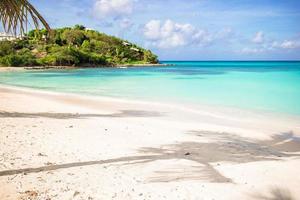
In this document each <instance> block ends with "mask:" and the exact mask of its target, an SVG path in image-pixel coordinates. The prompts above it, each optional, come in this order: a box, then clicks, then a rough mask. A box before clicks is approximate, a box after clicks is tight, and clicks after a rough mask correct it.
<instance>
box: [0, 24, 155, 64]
mask: <svg viewBox="0 0 300 200" xmlns="http://www.w3.org/2000/svg"><path fill="white" fill-rule="evenodd" d="M157 62H158V60H157V56H156V55H154V54H153V53H152V52H151V51H150V50H146V49H143V48H141V47H139V46H137V45H135V44H133V43H130V42H128V41H125V40H122V39H119V38H117V37H114V36H109V35H106V34H104V33H100V32H98V31H95V30H91V29H87V28H85V27H84V26H82V25H76V26H75V27H73V28H70V27H66V28H59V29H52V30H51V33H49V30H47V29H39V30H32V31H29V32H28V33H27V34H25V36H24V37H22V38H21V39H15V40H13V41H0V65H2V66H89V67H90V66H103V65H117V64H147V63H157Z"/></svg>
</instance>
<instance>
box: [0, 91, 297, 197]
mask: <svg viewBox="0 0 300 200" xmlns="http://www.w3.org/2000/svg"><path fill="white" fill-rule="evenodd" d="M0 97H1V98H0V118H1V123H0V138H3V139H1V140H0V152H1V153H2V160H1V164H0V184H1V185H3V187H2V188H1V189H0V199H3V200H10V199H22V198H23V199H26V198H28V197H32V196H34V197H36V198H37V199H38V198H40V199H46V198H50V199H52V200H56V199H57V200H58V199H72V198H74V196H76V198H81V199H89V198H93V199H111V198H113V197H116V198H117V199H128V200H129V199H144V198H146V199H155V200H156V199H183V198H185V197H187V194H192V196H191V198H194V199H200V198H205V199H212V198H214V199H228V200H229V199H256V198H257V196H256V195H263V196H268V197H272V195H274V194H273V192H276V191H277V192H278V191H279V192H281V193H286V194H287V195H290V196H291V197H293V198H295V199H297V198H299V197H300V191H299V190H298V188H299V187H300V178H299V177H298V176H295V174H297V173H298V169H299V166H300V159H299V158H300V127H299V121H298V120H297V119H296V118H295V119H294V120H290V119H285V118H281V117H278V116H273V117H271V116H270V115H265V114H260V113H249V112H242V111H240V110H230V109H229V110H227V111H226V109H225V110H219V109H213V108H210V107H207V108H204V107H203V109H202V108H200V107H199V108H198V107H197V108H195V107H193V106H191V107H188V106H184V107H180V106H178V105H176V104H171V105H166V104H162V103H153V102H145V101H129V100H124V99H116V98H106V97H89V96H84V95H77V94H67V93H57V92H48V91H43V90H41V91H40V90H35V89H28V88H19V87H14V86H3V85H0ZM287 182H288V183H289V184H288V185H286V183H287ZM274 183H276V184H274ZM114 186H118V187H114ZM112 187H113V188H114V189H113V190H112ZM57 188H58V189H57ZM99 188H101V190H99ZM199 191H201V192H200V193H199ZM275 194H276V193H275ZM30 195H31V196H30Z"/></svg>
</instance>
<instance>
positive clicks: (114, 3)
mask: <svg viewBox="0 0 300 200" xmlns="http://www.w3.org/2000/svg"><path fill="white" fill-rule="evenodd" d="M136 1H137V0H96V1H95V3H94V7H93V14H94V16H95V17H97V18H99V19H103V18H106V17H122V16H124V15H129V14H131V13H132V12H133V8H134V3H135V2H136Z"/></svg>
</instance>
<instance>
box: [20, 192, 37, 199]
mask: <svg viewBox="0 0 300 200" xmlns="http://www.w3.org/2000/svg"><path fill="white" fill-rule="evenodd" d="M21 199H22V200H36V199H38V193H37V192H36V191H33V190H27V191H25V192H24V196H23V197H21Z"/></svg>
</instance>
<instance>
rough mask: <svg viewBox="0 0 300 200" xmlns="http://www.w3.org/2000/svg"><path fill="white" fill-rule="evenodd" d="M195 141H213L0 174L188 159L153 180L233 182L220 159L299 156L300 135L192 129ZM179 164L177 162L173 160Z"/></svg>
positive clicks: (187, 143)
mask: <svg viewBox="0 0 300 200" xmlns="http://www.w3.org/2000/svg"><path fill="white" fill-rule="evenodd" d="M188 134H192V135H193V136H195V137H196V138H195V140H197V139H200V138H201V137H205V139H210V140H211V142H194V141H193V142H182V143H176V144H170V145H163V146H161V147H159V148H153V147H145V148H141V149H139V150H138V153H139V155H138V156H127V157H119V158H113V159H107V160H97V161H87V162H74V163H66V164H55V165H50V166H42V167H37V168H24V169H15V170H6V171H0V176H7V175H14V174H20V173H37V172H44V171H51V170H58V169H66V168H72V167H82V166H90V165H99V164H107V163H115V164H126V165H133V164H146V163H150V162H154V161H158V160H160V161H164V160H165V161H166V160H187V161H192V162H193V163H195V164H194V166H188V167H187V168H185V167H184V169H180V168H179V171H178V170H177V171H174V170H172V169H173V168H172V169H170V170H169V169H167V170H165V171H155V172H154V174H155V176H154V177H150V178H149V181H151V182H169V181H178V180H205V181H209V182H217V183H226V182H232V180H231V179H230V178H227V177H225V176H224V175H222V174H221V173H220V172H219V171H218V170H217V169H216V166H217V165H218V162H233V163H248V162H256V161H268V160H281V159H283V158H284V157H295V158H297V157H299V156H300V153H299V152H300V138H298V137H295V136H294V134H293V133H292V132H288V133H282V134H278V135H274V137H273V138H272V139H271V140H266V141H253V140H249V139H247V138H243V137H239V136H236V135H232V134H228V133H218V132H209V131H189V132H188ZM174 167H176V163H174Z"/></svg>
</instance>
